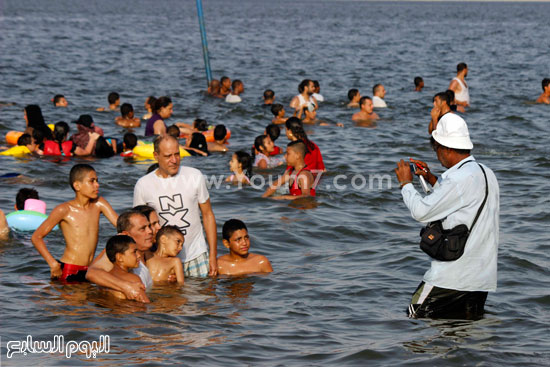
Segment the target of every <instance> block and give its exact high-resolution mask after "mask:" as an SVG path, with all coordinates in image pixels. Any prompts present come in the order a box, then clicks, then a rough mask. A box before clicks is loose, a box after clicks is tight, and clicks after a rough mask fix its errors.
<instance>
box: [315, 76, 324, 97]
mask: <svg viewBox="0 0 550 367" xmlns="http://www.w3.org/2000/svg"><path fill="white" fill-rule="evenodd" d="M313 98H315V99H316V100H317V102H324V101H325V97H323V95H322V94H321V85H320V84H319V81H318V80H314V81H313Z"/></svg>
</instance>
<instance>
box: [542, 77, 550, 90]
mask: <svg viewBox="0 0 550 367" xmlns="http://www.w3.org/2000/svg"><path fill="white" fill-rule="evenodd" d="M549 84H550V79H548V78H544V79H542V91H543V92H544V89H545V88H546V87H547V86H548V85H549Z"/></svg>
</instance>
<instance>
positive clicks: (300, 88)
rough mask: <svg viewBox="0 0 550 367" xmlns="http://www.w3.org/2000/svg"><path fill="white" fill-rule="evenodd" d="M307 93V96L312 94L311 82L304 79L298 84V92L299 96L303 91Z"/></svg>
mask: <svg viewBox="0 0 550 367" xmlns="http://www.w3.org/2000/svg"><path fill="white" fill-rule="evenodd" d="M306 90H307V92H308V94H309V95H312V94H313V81H311V80H309V79H304V80H302V81H301V82H300V84H298V92H299V93H300V94H301V93H304V91H306Z"/></svg>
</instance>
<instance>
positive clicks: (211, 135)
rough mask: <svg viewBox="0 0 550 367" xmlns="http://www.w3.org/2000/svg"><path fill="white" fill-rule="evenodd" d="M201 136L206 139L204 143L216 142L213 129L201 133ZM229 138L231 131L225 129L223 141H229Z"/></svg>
mask: <svg viewBox="0 0 550 367" xmlns="http://www.w3.org/2000/svg"><path fill="white" fill-rule="evenodd" d="M202 134H203V135H204V137H205V138H206V141H207V142H209V143H213V142H215V141H216V140H215V139H214V129H210V130H207V131H203V132H202ZM230 137H231V130H229V129H227V134H225V139H226V140H227V139H229V138H230Z"/></svg>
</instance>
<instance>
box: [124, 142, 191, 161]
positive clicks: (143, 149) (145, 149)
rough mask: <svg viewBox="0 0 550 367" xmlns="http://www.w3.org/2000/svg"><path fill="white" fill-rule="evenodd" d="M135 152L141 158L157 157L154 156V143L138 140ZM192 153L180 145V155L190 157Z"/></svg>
mask: <svg viewBox="0 0 550 367" xmlns="http://www.w3.org/2000/svg"><path fill="white" fill-rule="evenodd" d="M132 151H133V152H134V154H135V155H136V156H138V157H141V158H148V159H155V157H154V156H153V151H154V148H153V144H152V143H151V144H145V143H143V142H138V145H137V146H136V147H135V148H134V149H133V150H132ZM190 155H191V154H189V152H188V151H187V150H185V149H183V148H182V147H181V146H180V157H182V158H183V157H189V156H190Z"/></svg>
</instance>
